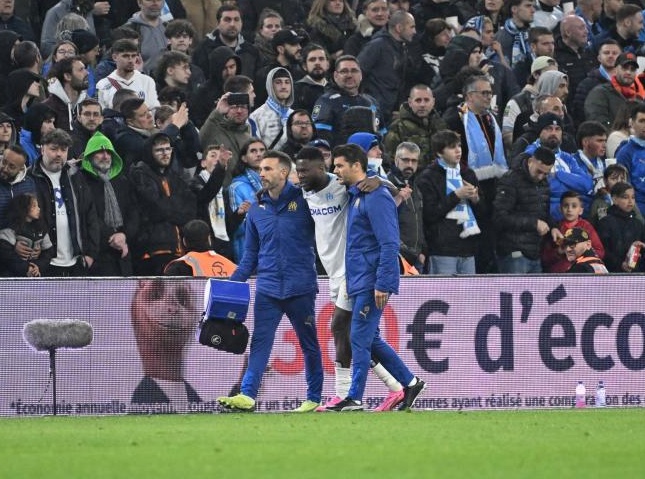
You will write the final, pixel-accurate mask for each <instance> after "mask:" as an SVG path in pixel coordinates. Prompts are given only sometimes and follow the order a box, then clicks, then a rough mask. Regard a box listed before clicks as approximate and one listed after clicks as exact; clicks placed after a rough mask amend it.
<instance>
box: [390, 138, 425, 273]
mask: <svg viewBox="0 0 645 479" xmlns="http://www.w3.org/2000/svg"><path fill="white" fill-rule="evenodd" d="M420 154H421V150H420V149H419V146H418V145H416V144H415V143H411V142H409V141H404V142H403V143H401V144H399V145H398V146H397V148H396V152H395V155H394V165H393V166H392V167H391V168H390V172H389V173H388V175H387V178H388V180H390V181H391V182H392V184H393V185H394V186H396V187H397V188H399V194H398V195H397V196H396V198H395V199H394V202H395V203H396V204H397V214H398V217H399V235H400V239H401V243H400V247H399V254H400V255H401V256H403V258H404V259H405V260H406V261H407V262H408V263H410V264H411V265H412V266H414V267H415V268H416V269H417V271H424V269H425V263H426V239H425V235H424V230H423V198H422V196H421V189H420V188H419V187H418V186H417V179H418V176H417V171H418V168H419V156H420Z"/></svg>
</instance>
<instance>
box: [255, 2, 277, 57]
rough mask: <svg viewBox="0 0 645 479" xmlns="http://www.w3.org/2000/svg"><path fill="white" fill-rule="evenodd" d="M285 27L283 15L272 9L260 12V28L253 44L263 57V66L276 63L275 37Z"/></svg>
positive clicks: (256, 32)
mask: <svg viewBox="0 0 645 479" xmlns="http://www.w3.org/2000/svg"><path fill="white" fill-rule="evenodd" d="M283 27H284V20H283V19H282V15H280V14H279V13H278V12H276V11H275V10H273V9H271V8H265V9H264V10H262V11H261V12H260V16H259V18H258V27H257V29H256V31H255V39H254V41H253V44H254V45H255V47H256V48H257V49H258V52H259V53H260V56H261V57H262V65H267V64H269V63H273V62H274V61H275V56H276V51H275V49H274V48H273V43H272V40H273V37H274V36H275V34H276V33H278V32H279V31H280V30H282V28H283Z"/></svg>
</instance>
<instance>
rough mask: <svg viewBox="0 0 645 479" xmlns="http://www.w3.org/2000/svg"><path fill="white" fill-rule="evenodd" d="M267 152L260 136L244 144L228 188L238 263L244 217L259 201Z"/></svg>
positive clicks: (243, 230) (241, 254)
mask: <svg viewBox="0 0 645 479" xmlns="http://www.w3.org/2000/svg"><path fill="white" fill-rule="evenodd" d="M265 152H266V146H265V144H264V142H262V140H260V139H259V138H251V139H249V140H248V141H247V142H246V143H244V145H243V146H242V150H241V151H240V161H239V162H238V163H237V166H236V167H235V169H234V170H233V172H232V174H233V181H232V182H231V185H230V187H229V189H228V191H229V193H228V196H229V201H230V211H231V213H232V215H233V218H232V222H231V223H234V224H236V225H237V226H236V228H235V230H234V233H233V254H234V259H235V261H236V262H237V263H239V262H240V261H241V260H242V256H243V254H244V242H245V240H244V237H245V234H246V224H245V223H244V219H245V218H246V214H247V212H248V211H249V209H250V208H251V205H252V204H254V203H257V196H256V195H257V193H258V191H260V190H261V189H262V181H261V179H260V163H261V161H262V157H263V156H264V153H265Z"/></svg>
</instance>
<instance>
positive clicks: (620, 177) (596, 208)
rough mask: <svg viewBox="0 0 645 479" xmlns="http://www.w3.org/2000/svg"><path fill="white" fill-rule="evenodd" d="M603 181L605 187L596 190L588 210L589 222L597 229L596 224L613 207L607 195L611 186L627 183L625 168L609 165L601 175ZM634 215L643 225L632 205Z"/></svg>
mask: <svg viewBox="0 0 645 479" xmlns="http://www.w3.org/2000/svg"><path fill="white" fill-rule="evenodd" d="M603 181H604V183H605V186H604V187H603V188H600V189H599V190H598V192H597V193H596V197H595V198H594V200H593V202H592V203H591V208H590V210H589V221H590V222H591V224H592V225H594V227H595V228H598V222H599V221H600V220H601V219H603V218H604V217H605V216H607V209H608V208H609V207H610V206H611V205H613V202H612V200H611V194H610V193H609V192H610V191H611V189H612V188H613V186H614V185H615V184H616V183H618V182H619V181H624V182H627V168H625V167H624V166H623V165H620V164H618V163H615V164H613V165H609V166H608V167H607V168H605V171H604V173H603ZM634 213H635V214H636V218H638V219H639V220H640V221H641V222H642V223H645V220H644V219H643V216H642V215H641V212H640V211H639V209H638V205H636V204H635V205H634Z"/></svg>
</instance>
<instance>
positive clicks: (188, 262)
mask: <svg viewBox="0 0 645 479" xmlns="http://www.w3.org/2000/svg"><path fill="white" fill-rule="evenodd" d="M182 232H183V240H182V241H183V243H184V247H185V248H186V250H188V253H186V254H185V255H184V256H182V257H181V258H177V259H175V260H173V261H171V262H170V263H168V264H167V265H166V267H165V268H164V275H166V276H201V277H207V278H213V277H218V278H228V277H229V276H231V275H232V274H233V272H234V271H235V269H236V268H237V265H236V264H235V263H233V262H232V261H231V260H229V259H228V258H226V257H225V256H222V255H221V254H217V253H216V252H215V251H213V250H212V249H211V233H210V226H208V224H207V223H206V222H204V221H202V220H192V221H189V222H188V223H186V224H185V225H184V227H183V229H182Z"/></svg>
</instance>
